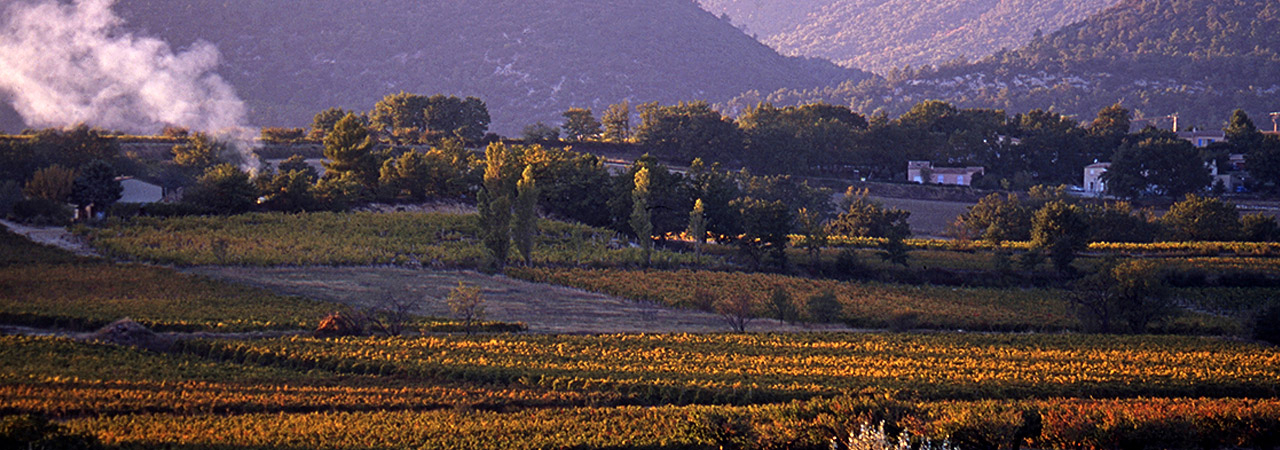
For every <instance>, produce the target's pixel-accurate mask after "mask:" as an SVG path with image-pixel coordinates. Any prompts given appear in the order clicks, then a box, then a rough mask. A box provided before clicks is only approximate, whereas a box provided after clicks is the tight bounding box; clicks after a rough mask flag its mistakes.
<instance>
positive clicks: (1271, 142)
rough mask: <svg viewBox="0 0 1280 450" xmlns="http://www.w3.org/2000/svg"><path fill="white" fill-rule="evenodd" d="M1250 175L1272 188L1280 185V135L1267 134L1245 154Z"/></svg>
mask: <svg viewBox="0 0 1280 450" xmlns="http://www.w3.org/2000/svg"><path fill="white" fill-rule="evenodd" d="M1245 162H1246V163H1247V164H1248V166H1249V175H1251V176H1253V177H1254V178H1255V179H1257V180H1258V181H1259V182H1261V183H1262V184H1269V185H1270V187H1271V188H1272V189H1274V188H1276V187H1280V136H1274V135H1272V136H1266V137H1265V138H1263V139H1262V142H1261V143H1259V144H1258V145H1257V146H1256V147H1254V148H1253V149H1252V150H1251V151H1249V153H1246V154H1245Z"/></svg>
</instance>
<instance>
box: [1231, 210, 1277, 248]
mask: <svg viewBox="0 0 1280 450" xmlns="http://www.w3.org/2000/svg"><path fill="white" fill-rule="evenodd" d="M1240 239H1241V240H1244V241H1246V242H1277V241H1280V223H1277V222H1276V218H1275V217H1274V216H1269V215H1266V214H1263V213H1253V214H1246V215H1244V216H1243V217H1240Z"/></svg>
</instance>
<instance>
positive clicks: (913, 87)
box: [724, 0, 1280, 127]
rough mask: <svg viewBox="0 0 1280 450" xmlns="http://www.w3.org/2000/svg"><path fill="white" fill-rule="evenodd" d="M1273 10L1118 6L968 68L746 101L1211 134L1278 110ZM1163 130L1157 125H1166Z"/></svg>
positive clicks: (1204, 2)
mask: <svg viewBox="0 0 1280 450" xmlns="http://www.w3.org/2000/svg"><path fill="white" fill-rule="evenodd" d="M1278 35H1280V4H1277V3H1275V2H1265V1H1260V0H1124V1H1123V2H1121V3H1119V4H1117V5H1115V6H1113V7H1111V8H1108V9H1106V10H1104V11H1102V12H1099V13H1098V14H1095V15H1093V16H1091V17H1090V18H1089V19H1086V20H1084V21H1081V22H1079V23H1076V24H1073V25H1070V26H1068V27H1064V28H1063V29H1061V30H1059V31H1057V32H1055V33H1053V34H1049V35H1045V36H1042V37H1040V38H1037V39H1035V40H1033V41H1032V42H1031V43H1029V44H1027V45H1026V46H1023V47H1021V48H1019V49H1015V50H1006V51H1000V52H997V53H996V54H994V55H992V56H989V57H987V58H984V59H982V60H979V61H976V62H971V63H968V62H966V63H953V64H942V65H938V66H936V67H924V68H919V69H913V70H906V71H902V70H895V71H891V72H890V73H889V74H886V77H885V78H884V79H876V80H871V81H866V82H851V83H842V84H840V85H836V86H826V87H817V88H810V89H800V90H795V89H784V90H780V91H775V92H773V93H772V94H768V95H750V94H748V95H744V96H741V97H739V98H737V99H735V100H733V101H730V102H727V103H726V104H725V105H724V107H725V108H727V109H731V110H732V109H740V108H743V107H745V106H746V105H751V104H754V103H755V102H759V101H770V102H773V103H776V104H779V105H787V104H793V103H800V102H809V101H814V100H822V101H828V102H832V103H836V104H849V105H852V106H853V108H854V109H855V110H858V111H860V112H863V113H873V112H875V111H882V112H884V113H886V114H890V115H896V114H901V113H902V112H905V111H906V110H907V109H909V108H910V107H911V106H912V105H914V104H915V103H918V102H920V101H924V100H934V99H938V100H947V101H950V102H953V103H955V104H956V105H957V106H961V107H971V108H998V109H1005V110H1007V111H1010V112H1022V111H1028V110H1031V109H1046V110H1054V111H1057V112H1060V113H1064V114H1068V115H1075V116H1077V117H1078V118H1080V119H1081V120H1087V119H1088V118H1091V117H1093V115H1094V114H1095V113H1096V112H1097V111H1098V110H1099V109H1101V108H1103V107H1105V106H1109V105H1112V104H1115V103H1121V104H1122V105H1124V106H1126V107H1127V108H1129V109H1132V110H1133V111H1134V112H1135V114H1136V115H1137V116H1138V117H1148V118H1159V117H1164V116H1167V115H1173V114H1177V115H1179V116H1180V117H1181V119H1182V120H1181V123H1182V124H1194V125H1196V126H1201V127H1216V126H1218V125H1220V124H1221V123H1222V121H1224V120H1225V119H1226V118H1227V117H1228V116H1229V115H1230V112H1231V111H1232V110H1234V109H1236V108H1243V109H1245V110H1246V111H1247V112H1248V113H1249V114H1250V115H1252V116H1254V117H1258V116H1259V115H1265V113H1267V112H1269V111H1275V110H1280V56H1278V55H1280V45H1278V44H1277V43H1274V42H1273V41H1274V39H1270V40H1268V39H1260V37H1263V36H1278ZM1166 125H1167V124H1166Z"/></svg>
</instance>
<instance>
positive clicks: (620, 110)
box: [601, 100, 631, 142]
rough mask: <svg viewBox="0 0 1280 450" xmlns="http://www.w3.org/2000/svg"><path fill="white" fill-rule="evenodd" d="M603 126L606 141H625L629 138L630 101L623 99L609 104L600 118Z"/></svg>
mask: <svg viewBox="0 0 1280 450" xmlns="http://www.w3.org/2000/svg"><path fill="white" fill-rule="evenodd" d="M601 122H602V123H601V125H603V126H604V140H606V141H608V142H627V141H628V140H630V139H631V103H630V102H628V101H625V100H624V101H623V102H622V103H618V104H615V105H610V106H609V109H606V110H605V111H604V117H602V118H601Z"/></svg>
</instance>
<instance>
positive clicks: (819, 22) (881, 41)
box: [702, 0, 1118, 73]
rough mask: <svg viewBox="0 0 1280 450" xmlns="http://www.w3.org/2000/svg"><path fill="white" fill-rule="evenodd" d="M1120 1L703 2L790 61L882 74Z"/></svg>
mask: <svg viewBox="0 0 1280 450" xmlns="http://www.w3.org/2000/svg"><path fill="white" fill-rule="evenodd" d="M1117 1H1118V0H1080V1H1069V0H1049V1H1036V0H947V1H920V0H805V1H799V2H793V1H786V0H702V5H703V7H705V8H707V9H708V10H709V11H712V12H713V13H716V14H727V15H728V16H729V17H730V18H731V19H732V21H733V23H735V24H739V26H741V27H742V28H744V29H746V30H747V32H748V33H750V34H755V35H757V36H758V37H759V39H760V40H761V41H763V42H764V43H766V44H769V45H770V46H773V47H774V48H776V49H778V50H779V51H781V52H783V53H784V54H794V55H805V56H816V57H822V58H827V59H830V60H832V61H835V62H837V63H839V64H841V65H843V66H846V67H856V68H859V69H862V70H871V71H874V72H878V73H884V72H887V71H888V70H890V69H893V68H899V67H902V66H905V65H911V66H920V65H924V64H938V63H943V62H947V61H951V60H954V59H956V58H966V59H978V58H982V57H985V56H988V55H991V54H992V53H994V52H996V51H998V50H1000V49H1003V48H1017V47H1020V46H1022V45H1024V44H1026V43H1027V42H1029V41H1030V40H1031V39H1032V37H1033V36H1034V35H1035V33H1036V31H1042V32H1044V33H1046V34H1047V33H1051V32H1053V31H1055V30H1057V29H1059V28H1062V27H1063V26H1066V25H1068V24H1071V23H1075V22H1077V21H1080V20H1083V19H1085V18H1087V17H1089V15H1091V14H1093V13H1096V12H1098V11H1099V10H1101V9H1103V8H1106V7H1108V6H1111V5H1114V4H1116V3H1117Z"/></svg>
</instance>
